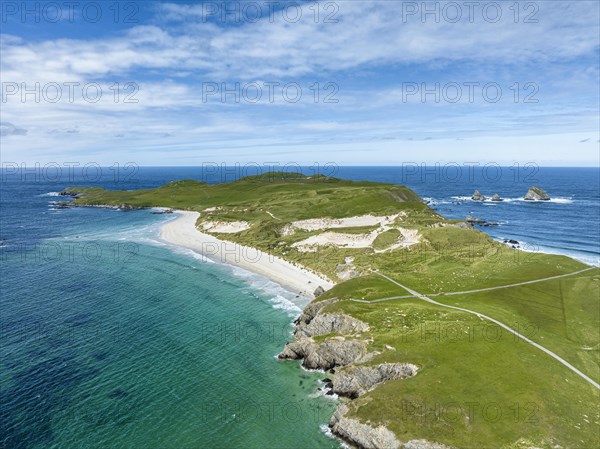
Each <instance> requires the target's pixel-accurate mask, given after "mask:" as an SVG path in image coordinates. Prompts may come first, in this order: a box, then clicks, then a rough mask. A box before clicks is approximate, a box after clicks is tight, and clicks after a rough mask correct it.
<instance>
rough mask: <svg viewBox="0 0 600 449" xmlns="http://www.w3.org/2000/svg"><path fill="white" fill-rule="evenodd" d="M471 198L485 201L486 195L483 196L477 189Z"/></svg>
mask: <svg viewBox="0 0 600 449" xmlns="http://www.w3.org/2000/svg"><path fill="white" fill-rule="evenodd" d="M471 199H472V200H473V201H485V196H483V195H482V194H481V192H480V191H479V190H475V192H473V196H472V197H471Z"/></svg>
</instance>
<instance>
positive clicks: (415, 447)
mask: <svg viewBox="0 0 600 449" xmlns="http://www.w3.org/2000/svg"><path fill="white" fill-rule="evenodd" d="M402 449H451V448H450V447H449V446H446V445H444V444H440V443H434V442H432V441H427V440H410V441H409V442H408V443H404V445H403V446H402Z"/></svg>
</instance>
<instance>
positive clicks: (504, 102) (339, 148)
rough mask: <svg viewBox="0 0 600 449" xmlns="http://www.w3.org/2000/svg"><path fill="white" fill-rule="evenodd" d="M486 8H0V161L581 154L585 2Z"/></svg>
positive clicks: (589, 160) (511, 158)
mask: <svg viewBox="0 0 600 449" xmlns="http://www.w3.org/2000/svg"><path fill="white" fill-rule="evenodd" d="M491 3H493V2H479V6H475V7H472V8H469V7H468V6H467V3H464V2H454V3H452V2H428V3H426V4H425V3H423V2H391V1H386V2H384V1H381V2H372V1H370V2H362V1H341V2H340V1H337V2H320V3H318V4H315V3H314V2H307V3H301V2H291V3H284V2H279V3H278V5H277V6H275V7H272V6H269V4H268V3H267V2H262V1H256V2H226V3H222V2H219V3H217V2H203V3H201V2H195V3H190V2H163V3H158V2H138V3H135V2H120V3H118V4H117V3H115V2H112V1H109V2H80V4H79V7H75V8H73V9H69V7H68V6H67V5H66V4H65V3H63V2H60V1H59V2H44V1H41V2H39V1H38V2H29V3H26V4H25V8H24V6H23V5H24V3H23V2H20V1H19V2H3V3H2V5H1V6H2V10H1V13H2V17H1V18H0V23H1V26H2V34H1V52H2V53H1V67H0V69H1V81H2V103H1V104H0V106H1V108H2V109H1V114H0V121H1V122H2V124H1V126H0V131H1V145H2V148H1V150H2V161H3V162H26V163H34V162H40V163H48V162H58V163H61V162H65V161H77V162H81V163H86V162H96V163H99V164H106V165H112V164H113V163H115V162H118V163H126V162H135V163H137V164H139V165H202V164H203V163H207V162H217V163H221V162H225V163H236V162H239V163H248V162H259V163H262V162H278V163H281V164H286V163H290V162H297V163H300V164H312V163H315V162H316V163H326V162H334V163H337V164H339V165H387V164H389V165H401V164H402V163H405V162H418V163H421V162H425V163H436V162H440V163H446V162H459V163H463V162H497V163H501V164H507V165H511V164H512V163H514V162H520V163H527V162H536V163H538V164H540V165H592V166H594V165H598V163H599V159H598V158H599V145H600V144H599V139H600V136H599V128H598V127H599V125H598V122H599V117H598V114H599V98H600V93H599V87H598V84H599V83H598V80H599V78H600V74H599V71H600V68H599V34H598V30H599V27H600V23H599V3H598V2H597V1H589V2H588V1H573V2H557V1H552V2H550V1H541V2H518V3H517V7H516V8H515V2H512V1H511V2H498V3H494V4H492V5H490V4H491ZM86 4H87V5H89V6H88V7H87V9H86V10H82V9H81V5H86ZM54 5H59V7H60V9H56V8H55V6H54ZM456 5H458V7H457V6H456ZM496 5H499V6H496ZM116 6H118V7H116ZM270 8H272V9H270ZM425 8H427V9H428V10H429V11H436V8H437V11H439V12H438V14H437V16H436V15H434V14H424V11H425ZM226 11H229V13H225V12H226ZM517 11H518V15H517ZM317 12H318V15H317V14H316V13H317ZM99 13H100V14H101V17H98V14H99ZM300 13H301V16H299V15H298V14H300ZM458 13H460V14H461V16H460V17H458V15H457V14H458ZM498 13H501V16H498ZM36 83H39V84H36ZM65 83H66V84H65ZM69 83H72V84H70V85H71V86H73V87H72V89H73V91H72V95H71V98H69ZM128 83H130V84H128ZM38 85H39V87H37V86H38ZM269 86H270V87H269ZM283 86H286V88H285V90H284V89H283ZM484 86H485V88H484ZM84 87H85V88H86V89H87V90H86V92H87V93H88V95H87V96H84V93H83V91H82V90H83V88H84ZM24 89H28V90H29V91H30V92H31V93H29V94H26V95H23V92H24ZM59 89H60V94H61V95H60V97H58V92H59ZM270 89H272V90H270ZM459 89H460V91H459ZM498 89H500V90H501V91H500V90H498ZM224 90H228V91H229V93H228V94H226V95H225V96H222V95H221V94H222V93H223V91H224ZM424 91H426V92H428V93H426V94H425V95H424ZM259 92H260V93H261V94H262V95H261V97H260V98H257V96H258V93H259ZM317 92H318V98H317V97H316V93H317ZM36 93H37V98H36ZM236 94H237V96H238V98H237V100H236ZM270 94H271V95H270ZM96 100H97V101H96Z"/></svg>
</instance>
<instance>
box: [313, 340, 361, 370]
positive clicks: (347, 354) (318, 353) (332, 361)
mask: <svg viewBox="0 0 600 449" xmlns="http://www.w3.org/2000/svg"><path fill="white" fill-rule="evenodd" d="M315 346H317V345H316V344H315ZM313 349H314V346H309V347H308V354H306V355H305V356H304V362H302V366H304V367H305V368H308V369H323V370H328V369H330V368H333V367H335V366H345V365H349V364H351V363H356V362H358V361H361V360H364V359H365V358H366V357H365V356H366V355H367V347H366V345H365V344H364V343H361V342H359V341H327V342H325V343H322V344H321V345H319V346H317V349H316V350H313Z"/></svg>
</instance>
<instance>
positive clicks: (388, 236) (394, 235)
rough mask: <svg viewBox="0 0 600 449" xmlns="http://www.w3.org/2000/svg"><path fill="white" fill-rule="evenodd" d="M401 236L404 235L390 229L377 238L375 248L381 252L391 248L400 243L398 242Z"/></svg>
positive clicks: (374, 243)
mask: <svg viewBox="0 0 600 449" xmlns="http://www.w3.org/2000/svg"><path fill="white" fill-rule="evenodd" d="M401 236H402V234H401V233H400V231H399V230H397V229H388V230H387V231H385V232H382V233H381V234H379V235H378V236H377V238H375V241H374V242H373V248H374V249H379V250H381V249H386V248H389V247H390V246H392V245H394V244H395V243H398V240H400V238H401Z"/></svg>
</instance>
